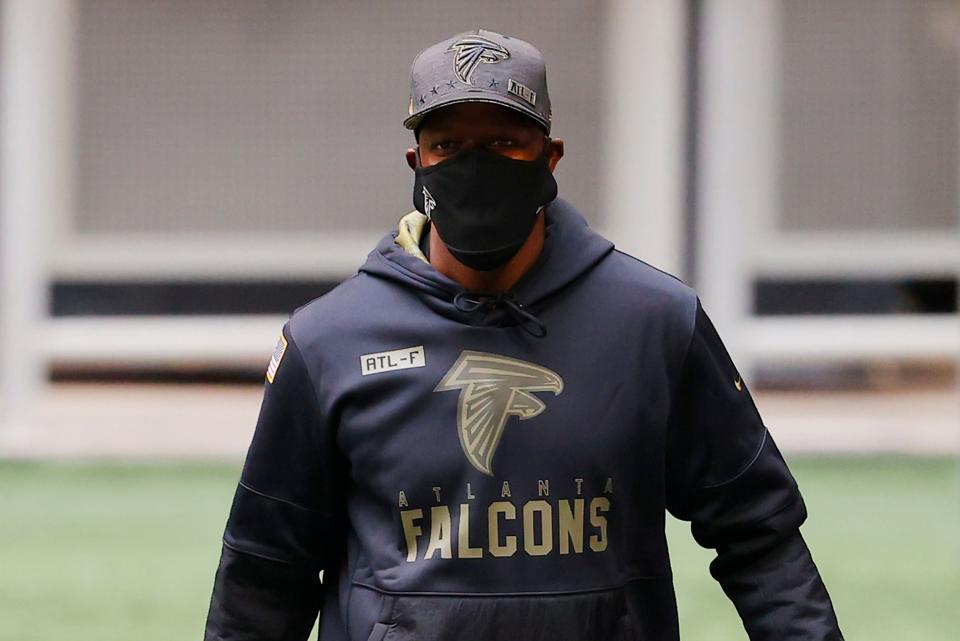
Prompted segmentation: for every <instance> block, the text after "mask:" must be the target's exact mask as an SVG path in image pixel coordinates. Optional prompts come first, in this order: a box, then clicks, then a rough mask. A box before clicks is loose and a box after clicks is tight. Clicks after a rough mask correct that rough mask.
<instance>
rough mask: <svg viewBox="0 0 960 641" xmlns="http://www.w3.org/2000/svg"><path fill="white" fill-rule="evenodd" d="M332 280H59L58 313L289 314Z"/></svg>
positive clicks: (328, 286) (54, 295)
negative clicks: (106, 281) (109, 281)
mask: <svg viewBox="0 0 960 641" xmlns="http://www.w3.org/2000/svg"><path fill="white" fill-rule="evenodd" d="M336 285H337V283H336V282H331V281H282V282H270V281H266V282H264V281H191V282H180V281H177V282H139V283H138V282H127V281H124V282H122V283H118V282H114V283H105V282H58V283H54V285H53V291H52V298H53V301H52V307H53V310H52V312H53V315H54V316H150V315H161V316H198V315H230V314H289V313H290V312H292V311H293V310H294V309H296V308H297V307H300V306H301V305H303V304H304V303H307V302H309V301H311V300H313V299H314V298H316V297H318V296H321V295H323V294H325V293H326V292H328V291H330V290H331V289H333V288H334V287H335V286H336Z"/></svg>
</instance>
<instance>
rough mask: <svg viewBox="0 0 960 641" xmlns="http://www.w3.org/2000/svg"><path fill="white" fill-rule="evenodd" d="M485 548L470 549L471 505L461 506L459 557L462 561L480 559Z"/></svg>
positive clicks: (458, 536) (458, 527)
mask: <svg viewBox="0 0 960 641" xmlns="http://www.w3.org/2000/svg"><path fill="white" fill-rule="evenodd" d="M482 556H483V548H472V547H470V504H469V503H461V504H460V520H459V521H458V522H457V557H458V558H461V559H479V558H480V557H482Z"/></svg>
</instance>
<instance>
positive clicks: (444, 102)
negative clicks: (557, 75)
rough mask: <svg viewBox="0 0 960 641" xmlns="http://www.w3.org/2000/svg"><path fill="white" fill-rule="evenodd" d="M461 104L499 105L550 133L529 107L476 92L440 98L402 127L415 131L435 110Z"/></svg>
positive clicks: (500, 96)
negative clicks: (517, 113) (485, 103)
mask: <svg viewBox="0 0 960 641" xmlns="http://www.w3.org/2000/svg"><path fill="white" fill-rule="evenodd" d="M461 102H487V103H491V104H495V105H501V106H504V107H508V108H510V109H513V110H514V111H518V112H520V113H522V114H523V115H525V116H528V117H529V118H531V119H532V120H534V121H536V123H537V124H539V125H540V126H541V127H543V128H544V129H545V130H546V131H547V133H550V123H549V122H548V121H547V120H545V119H544V118H543V116H541V115H540V114H539V113H537V112H536V111H534V110H533V109H530V108H529V107H527V106H525V105H523V104H521V103H519V102H517V101H515V100H512V99H510V98H508V97H506V96H504V95H502V94H498V93H493V92H486V91H476V92H472V93H468V94H460V95H451V96H449V97H448V98H445V99H444V98H441V99H439V100H438V101H437V102H435V103H433V104H431V105H430V106H429V107H426V108H424V109H421V110H420V111H417V112H415V113H413V114H411V115H410V116H409V117H407V119H406V120H404V121H403V126H404V127H406V128H407V129H416V128H417V127H419V126H420V121H421V120H423V118H424V116H426V115H427V114H429V113H433V112H434V111H436V110H437V109H441V108H443V107H448V106H450V105H455V104H458V103H461Z"/></svg>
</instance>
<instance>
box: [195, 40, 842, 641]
mask: <svg viewBox="0 0 960 641" xmlns="http://www.w3.org/2000/svg"><path fill="white" fill-rule="evenodd" d="M550 115H551V112H550V99H549V96H548V94H547V85H546V72H545V68H544V63H543V59H542V57H541V55H540V52H539V51H537V50H536V49H535V48H534V47H533V46H531V45H530V44H528V43H526V42H524V41H522V40H519V39H516V38H511V37H508V36H504V35H501V34H498V33H494V32H491V31H486V30H477V31H474V32H468V33H463V34H458V35H456V36H454V37H452V38H449V39H447V40H444V41H442V42H440V43H437V44H436V45H433V46H431V47H428V48H427V49H425V50H424V51H423V52H421V53H420V54H419V55H418V56H417V58H416V59H415V61H414V64H413V69H412V88H411V96H410V103H409V112H408V117H407V119H406V120H405V122H404V124H405V126H406V127H408V128H410V129H413V130H414V132H415V136H416V142H417V144H416V146H415V147H414V148H412V149H409V150H408V151H407V161H408V163H409V165H410V167H411V168H412V169H413V171H414V179H413V202H414V205H415V207H416V211H413V212H411V213H409V214H407V215H406V216H404V217H402V218H401V220H400V222H399V225H398V229H397V230H396V231H393V232H391V233H389V234H387V235H385V236H384V237H383V239H382V240H381V241H380V243H379V245H378V246H377V247H376V248H375V249H374V251H372V252H371V253H370V256H369V258H368V260H367V261H366V263H365V264H364V265H363V266H362V267H361V268H360V270H359V272H358V274H357V275H356V276H354V277H353V278H351V279H350V280H348V281H346V282H345V283H343V284H341V285H340V286H339V287H338V288H336V289H335V290H333V291H332V292H330V293H328V294H326V295H325V296H323V297H321V298H319V299H317V300H315V301H312V302H310V303H308V304H307V305H304V306H303V307H301V308H299V309H297V310H296V311H295V312H294V314H293V315H292V316H291V318H290V320H289V321H288V322H287V323H286V324H285V325H284V327H283V330H282V334H281V337H280V341H279V343H278V345H277V349H276V351H275V353H274V355H273V358H272V359H271V361H270V364H269V366H268V369H267V383H266V386H265V394H264V400H263V405H262V407H261V412H260V417H259V419H258V423H257V429H256V433H255V435H254V438H253V442H252V443H251V446H250V450H249V452H248V455H247V460H246V463H245V465H244V469H243V472H242V474H241V479H240V483H239V485H238V488H237V492H236V495H235V498H234V502H233V507H232V509H231V513H230V517H229V520H228V523H227V527H226V532H225V534H224V545H223V551H222V555H221V559H220V566H219V568H218V570H217V574H216V579H215V582H214V590H213V596H212V599H211V603H210V612H209V616H208V619H207V627H206V636H205V638H206V639H207V640H208V641H214V640H216V641H228V640H240V639H250V640H253V639H256V640H260V641H266V640H278V641H279V640H284V641H293V640H297V641H300V640H303V639H306V638H307V636H308V635H309V632H310V629H311V627H312V626H313V624H314V622H315V620H316V618H317V615H318V613H319V616H320V626H319V639H320V641H365V640H366V641H384V640H388V641H452V640H456V641H499V640H502V641H519V640H523V641H532V640H542V641H547V640H549V641H600V640H604V641H605V640H614V639H616V640H623V641H626V640H637V641H640V640H643V641H652V640H659V641H676V640H677V639H679V631H678V623H677V609H676V601H675V596H674V590H673V583H672V579H671V572H670V561H669V555H668V551H667V545H666V539H665V536H664V521H665V512H666V511H668V510H669V511H670V512H671V513H672V514H674V515H675V516H677V517H678V518H681V519H684V520H687V521H690V522H691V524H692V532H693V536H694V537H695V539H696V540H697V541H698V543H700V544H701V545H703V546H705V547H710V548H713V549H716V551H717V556H716V558H715V559H714V560H713V562H712V563H711V564H710V572H711V574H712V576H713V577H714V578H716V579H717V581H718V582H719V583H720V586H721V588H722V589H723V591H724V592H725V593H726V595H727V596H728V597H729V598H730V599H731V600H732V602H733V604H734V605H735V607H736V608H737V611H738V613H739V614H740V616H741V618H742V620H743V623H744V627H745V629H746V631H747V634H748V636H749V638H750V639H752V640H753V641H773V640H774V639H776V640H778V641H784V640H786V641H792V640H796V641H799V640H801V639H803V640H804V641H827V640H840V639H842V636H841V634H840V631H839V628H838V624H837V619H836V616H835V614H834V611H833V606H832V604H831V601H830V598H829V596H828V594H827V591H826V589H825V587H824V585H823V582H822V580H821V578H820V575H819V572H818V570H817V567H816V566H815V565H814V562H813V560H812V557H811V555H810V551H809V549H808V548H807V546H806V544H805V542H804V540H803V538H802V536H801V535H800V531H799V526H800V525H801V524H802V523H803V521H804V520H805V518H806V507H805V505H804V502H803V498H802V497H801V495H800V492H799V489H798V487H797V484H796V481H795V479H794V478H793V476H792V475H791V473H790V471H789V469H788V468H787V465H786V463H785V462H784V459H783V457H782V456H781V454H780V452H779V450H778V449H777V447H776V444H775V443H774V441H773V439H772V437H771V436H770V433H769V431H768V430H767V428H766V426H765V425H764V423H763V421H762V419H761V417H760V415H759V413H758V411H757V408H756V406H755V404H754V403H753V400H752V398H751V396H750V393H749V391H748V390H747V387H746V384H745V383H744V381H743V380H742V378H741V377H740V375H739V373H738V372H737V370H736V367H735V365H734V364H733V362H732V361H731V359H730V357H729V355H728V353H727V351H726V349H725V348H724V346H723V343H722V342H721V340H720V338H719V336H718V335H717V332H716V330H715V328H714V327H713V324H712V323H711V322H710V319H709V318H708V316H707V315H706V313H705V311H704V309H703V307H702V305H701V303H700V300H699V298H698V296H697V294H696V292H695V291H694V290H693V289H691V288H690V287H688V286H687V285H686V284H684V283H683V282H682V281H680V280H679V279H677V278H675V277H673V276H671V275H670V274H667V273H665V272H662V271H660V270H658V269H656V268H654V267H652V266H650V265H648V264H647V263H644V262H643V261H641V260H638V259H636V258H633V257H631V256H628V255H626V254H623V253H621V252H619V251H617V250H616V249H615V248H614V247H613V244H612V243H611V242H610V241H608V240H606V239H605V238H603V237H601V236H599V235H598V234H596V233H595V232H593V231H592V230H591V229H590V228H589V226H588V225H587V223H586V222H585V220H584V218H583V217H582V216H581V215H580V213H578V212H577V210H576V209H575V208H574V207H573V205H571V204H570V203H568V202H566V201H564V200H562V199H560V198H558V197H557V183H556V181H555V180H554V177H553V170H554V168H555V167H556V165H557V163H558V162H559V160H560V159H561V157H562V156H563V151H564V148H563V142H562V141H561V140H559V139H553V138H551V137H550V127H551V117H550ZM321 573H322V574H321ZM321 576H322V581H321Z"/></svg>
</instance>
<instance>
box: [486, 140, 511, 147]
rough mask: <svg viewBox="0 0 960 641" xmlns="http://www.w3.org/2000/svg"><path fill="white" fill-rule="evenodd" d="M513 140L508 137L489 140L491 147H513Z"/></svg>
mask: <svg viewBox="0 0 960 641" xmlns="http://www.w3.org/2000/svg"><path fill="white" fill-rule="evenodd" d="M513 144H514V143H513V140H511V139H509V138H497V139H496V140H491V141H490V146H491V147H513Z"/></svg>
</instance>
